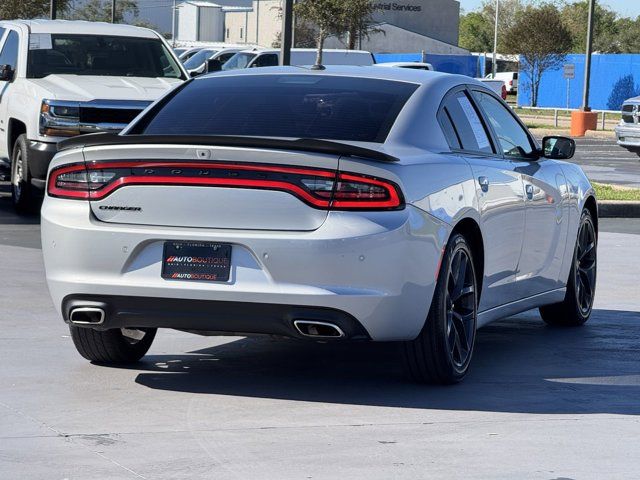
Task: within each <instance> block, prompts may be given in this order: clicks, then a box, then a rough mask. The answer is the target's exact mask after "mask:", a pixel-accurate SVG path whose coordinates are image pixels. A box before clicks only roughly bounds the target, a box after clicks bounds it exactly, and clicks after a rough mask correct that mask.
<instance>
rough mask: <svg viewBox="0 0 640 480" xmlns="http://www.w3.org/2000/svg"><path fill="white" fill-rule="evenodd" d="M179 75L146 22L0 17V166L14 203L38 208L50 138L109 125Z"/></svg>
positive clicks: (120, 122) (52, 149)
mask: <svg viewBox="0 0 640 480" xmlns="http://www.w3.org/2000/svg"><path fill="white" fill-rule="evenodd" d="M186 79H187V72H186V70H185V69H184V67H183V66H182V64H181V62H180V61H179V60H178V59H177V57H176V56H175V54H174V53H173V51H172V50H171V48H170V47H169V45H168V44H167V42H166V41H165V40H164V39H163V38H162V37H161V36H160V35H158V34H157V33H156V32H154V31H152V30H149V29H146V28H139V27H132V26H129V25H112V24H108V23H96V22H83V21H64V20H30V21H26V20H15V21H2V22H0V166H1V165H2V164H4V169H5V171H8V172H9V173H10V179H11V189H12V197H13V203H14V205H15V207H16V209H17V210H18V211H20V212H28V211H34V210H36V209H37V208H38V206H39V204H40V201H41V199H42V195H43V191H44V187H45V182H46V176H47V168H48V166H49V162H50V161H51V158H52V157H53V155H54V154H55V153H56V149H57V142H59V141H60V140H63V139H64V138H68V137H70V136H74V135H80V134H83V133H90V132H98V131H110V132H114V131H115V132H117V131H119V130H121V129H123V128H124V127H125V126H126V125H127V124H128V123H129V122H130V121H131V120H133V119H134V118H135V117H136V116H137V115H138V114H139V113H140V112H141V111H142V110H143V109H145V108H146V107H147V106H148V105H149V104H150V103H152V102H153V101H154V100H156V99H158V98H159V97H160V96H161V95H163V94H164V93H165V92H166V91H167V90H169V89H171V88H172V87H174V86H176V85H178V84H180V83H182V82H183V81H184V80H186Z"/></svg>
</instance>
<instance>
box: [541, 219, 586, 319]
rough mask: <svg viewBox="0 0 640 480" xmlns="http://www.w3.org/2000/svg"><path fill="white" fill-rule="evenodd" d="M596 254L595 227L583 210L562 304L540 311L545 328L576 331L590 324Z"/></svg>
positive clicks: (543, 308)
mask: <svg viewBox="0 0 640 480" xmlns="http://www.w3.org/2000/svg"><path fill="white" fill-rule="evenodd" d="M597 250H598V237H597V235H596V229H595V225H594V222H593V218H592V216H591V212H590V211H589V210H588V209H587V208H585V209H584V210H583V211H582V216H581V218H580V226H579V228H578V237H577V239H576V245H575V247H574V251H573V260H572V263H571V272H570V273H569V281H568V282H567V293H566V294H565V297H564V300H563V301H562V302H560V303H556V304H553V305H547V306H545V307H541V308H540V316H541V317H542V319H543V320H544V321H545V322H546V323H547V324H549V325H555V326H562V327H578V326H580V325H583V324H584V323H585V322H586V321H587V320H589V317H590V316H591V311H592V309H593V300H594V298H595V293H596V277H597V267H598V256H597Z"/></svg>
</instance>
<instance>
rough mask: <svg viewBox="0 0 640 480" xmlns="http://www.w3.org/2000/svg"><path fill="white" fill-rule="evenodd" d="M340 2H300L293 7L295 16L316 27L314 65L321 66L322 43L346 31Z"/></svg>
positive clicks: (345, 22)
mask: <svg viewBox="0 0 640 480" xmlns="http://www.w3.org/2000/svg"><path fill="white" fill-rule="evenodd" d="M344 3H346V2H343V1H341V0H302V1H301V2H300V3H298V4H296V6H295V13H296V15H297V16H298V17H299V18H301V19H302V20H303V21H307V22H309V23H312V24H313V25H315V26H316V29H317V30H316V48H317V50H318V53H317V55H316V65H322V50H323V48H324V42H325V40H326V39H327V37H329V36H330V35H338V36H340V35H342V34H344V33H345V32H346V31H347V21H346V18H345V10H346V9H345V5H344Z"/></svg>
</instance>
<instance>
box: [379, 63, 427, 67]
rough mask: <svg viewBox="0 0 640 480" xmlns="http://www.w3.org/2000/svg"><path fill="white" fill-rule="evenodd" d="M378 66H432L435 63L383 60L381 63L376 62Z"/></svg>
mask: <svg viewBox="0 0 640 480" xmlns="http://www.w3.org/2000/svg"><path fill="white" fill-rule="evenodd" d="M376 66H378V67H405V66H406V67H415V66H418V67H421V66H422V67H424V66H429V67H432V66H433V65H432V64H430V63H428V62H381V63H376Z"/></svg>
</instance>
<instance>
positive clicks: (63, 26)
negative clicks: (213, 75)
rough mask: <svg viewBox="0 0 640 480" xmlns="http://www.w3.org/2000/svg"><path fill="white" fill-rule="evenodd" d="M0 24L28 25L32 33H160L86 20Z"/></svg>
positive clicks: (149, 35)
mask: <svg viewBox="0 0 640 480" xmlns="http://www.w3.org/2000/svg"><path fill="white" fill-rule="evenodd" d="M0 25H4V26H14V27H21V26H22V27H26V28H27V29H28V30H29V32H30V33H54V34H55V33H66V34H71V35H114V36H122V37H143V38H158V34H157V33H155V32H154V31H153V30H150V29H148V28H142V27H134V26H132V25H122V24H113V23H106V22H87V21H84V20H7V21H0Z"/></svg>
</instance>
